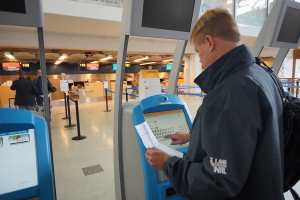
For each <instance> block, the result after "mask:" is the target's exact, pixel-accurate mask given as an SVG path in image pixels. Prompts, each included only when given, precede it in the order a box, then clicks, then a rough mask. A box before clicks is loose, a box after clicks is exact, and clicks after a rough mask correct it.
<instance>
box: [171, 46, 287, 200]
mask: <svg viewBox="0 0 300 200" xmlns="http://www.w3.org/2000/svg"><path fill="white" fill-rule="evenodd" d="M195 83H196V84H198V85H199V86H200V87H201V89H202V90H203V91H205V92H206V93H207V96H206V97H205V98H204V100H203V103H202V106H201V107H200V108H199V110H198V112H197V115H196V117H195V120H194V123H193V127H192V130H191V141H190V146H189V150H188V153H187V155H186V156H185V157H184V158H183V159H178V158H175V157H173V158H170V159H169V160H168V162H167V164H166V165H165V172H166V174H167V176H168V177H169V179H170V180H171V182H172V183H173V185H174V187H175V189H176V190H177V191H178V192H179V193H181V194H183V195H184V196H186V197H187V198H188V199H193V200H201V199H203V200H282V199H283V180H282V179H283V175H282V172H283V169H282V168H283V166H282V142H283V140H282V110H283V108H282V101H281V98H280V95H279V92H278V90H277V88H276V85H275V83H274V82H273V80H272V79H271V77H270V75H269V74H268V73H267V72H265V70H263V69H262V68H261V67H259V66H258V65H256V64H255V60H254V58H253V56H252V55H251V53H250V52H249V51H248V49H247V48H246V47H245V46H244V45H242V46H239V47H237V48H235V49H233V50H232V51H230V52H229V53H227V54H226V55H224V56H223V57H222V58H220V59H219V60H218V61H216V62H215V63H214V64H213V65H211V66H209V67H208V68H207V69H206V70H205V71H204V72H203V73H202V74H200V75H199V76H198V77H197V78H196V79H195Z"/></svg>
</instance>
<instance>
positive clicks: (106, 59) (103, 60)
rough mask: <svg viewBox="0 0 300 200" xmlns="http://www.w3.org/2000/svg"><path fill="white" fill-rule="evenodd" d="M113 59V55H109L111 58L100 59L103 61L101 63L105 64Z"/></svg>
mask: <svg viewBox="0 0 300 200" xmlns="http://www.w3.org/2000/svg"><path fill="white" fill-rule="evenodd" d="M111 59H113V56H112V55H109V56H107V57H105V58H102V59H100V61H101V62H105V61H108V60H111Z"/></svg>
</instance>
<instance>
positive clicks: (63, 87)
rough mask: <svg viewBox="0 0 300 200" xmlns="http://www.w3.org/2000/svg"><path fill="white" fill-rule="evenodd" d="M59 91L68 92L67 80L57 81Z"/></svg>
mask: <svg viewBox="0 0 300 200" xmlns="http://www.w3.org/2000/svg"><path fill="white" fill-rule="evenodd" d="M59 83H60V84H59V86H60V91H62V92H69V83H68V80H60V82H59Z"/></svg>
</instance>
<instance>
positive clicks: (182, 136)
mask: <svg viewBox="0 0 300 200" xmlns="http://www.w3.org/2000/svg"><path fill="white" fill-rule="evenodd" d="M170 138H171V140H172V142H171V144H172V145H176V144H185V143H188V142H189V141H190V139H191V136H190V134H188V133H183V132H177V133H175V134H172V135H170Z"/></svg>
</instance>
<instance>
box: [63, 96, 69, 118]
mask: <svg viewBox="0 0 300 200" xmlns="http://www.w3.org/2000/svg"><path fill="white" fill-rule="evenodd" d="M64 103H65V117H63V118H62V119H68V118H69V117H68V108H67V95H66V93H65V92H64Z"/></svg>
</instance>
